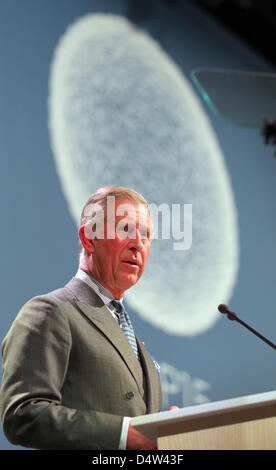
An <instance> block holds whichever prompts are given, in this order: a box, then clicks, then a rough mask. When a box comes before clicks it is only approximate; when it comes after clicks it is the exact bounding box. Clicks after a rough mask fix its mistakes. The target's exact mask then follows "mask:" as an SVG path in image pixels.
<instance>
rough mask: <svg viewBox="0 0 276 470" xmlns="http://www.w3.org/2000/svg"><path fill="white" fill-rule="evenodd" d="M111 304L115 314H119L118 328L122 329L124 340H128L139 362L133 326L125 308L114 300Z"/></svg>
mask: <svg viewBox="0 0 276 470" xmlns="http://www.w3.org/2000/svg"><path fill="white" fill-rule="evenodd" d="M111 304H112V305H113V307H114V308H115V311H116V313H117V314H119V324H120V327H121V328H122V330H123V332H124V334H125V335H126V338H127V339H128V341H129V343H130V346H131V347H132V349H133V351H134V353H135V355H136V357H137V359H138V360H140V358H139V352H138V348H137V343H136V339H135V334H134V330H133V326H132V324H131V321H130V318H129V316H128V314H127V312H126V310H125V307H124V306H123V304H122V303H121V302H119V300H116V299H114V300H112V302H111Z"/></svg>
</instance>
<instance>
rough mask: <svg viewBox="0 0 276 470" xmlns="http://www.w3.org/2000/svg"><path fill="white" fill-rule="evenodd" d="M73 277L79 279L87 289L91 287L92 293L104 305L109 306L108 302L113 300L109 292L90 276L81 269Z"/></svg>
mask: <svg viewBox="0 0 276 470" xmlns="http://www.w3.org/2000/svg"><path fill="white" fill-rule="evenodd" d="M75 277H77V278H78V279H81V280H82V281H83V282H85V283H86V284H87V285H88V286H89V287H91V289H93V291H94V292H96V293H97V294H98V296H99V297H100V298H101V300H102V301H103V303H104V304H105V305H109V304H110V302H111V301H112V300H113V299H114V297H113V295H112V294H111V292H109V290H108V289H106V288H105V287H104V286H103V285H102V284H101V283H100V282H99V281H97V279H95V278H94V277H93V276H91V274H87V273H86V272H85V271H83V270H82V269H78V271H77V273H76V275H75Z"/></svg>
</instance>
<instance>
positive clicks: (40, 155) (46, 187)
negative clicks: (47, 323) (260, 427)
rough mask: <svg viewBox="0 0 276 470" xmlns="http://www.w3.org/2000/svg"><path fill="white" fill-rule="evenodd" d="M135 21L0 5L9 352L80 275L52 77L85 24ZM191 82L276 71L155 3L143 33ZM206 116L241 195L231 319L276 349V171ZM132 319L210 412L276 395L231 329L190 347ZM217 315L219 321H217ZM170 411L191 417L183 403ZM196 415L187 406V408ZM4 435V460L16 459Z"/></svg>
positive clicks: (260, 147)
mask: <svg viewBox="0 0 276 470" xmlns="http://www.w3.org/2000/svg"><path fill="white" fill-rule="evenodd" d="M92 12H102V13H104V12H106V13H114V14H119V15H123V16H126V15H127V4H126V2H125V1H123V0H122V1H119V0H116V1H107V0H101V1H91V0H59V1H58V2H57V1H55V0H47V2H45V1H44V0H24V1H20V0H9V1H8V2H7V1H4V0H1V1H0V57H1V61H0V64H1V74H0V103H1V105H0V157H1V172H0V178H1V179H0V191H1V198H0V200H1V220H2V224H1V228H2V230H1V233H0V237H1V243H0V247H1V248H0V250H1V265H2V269H1V273H2V275H1V284H0V285H1V306H2V309H1V310H2V311H1V322H0V335H1V338H0V339H1V340H2V339H3V338H4V336H5V334H6V333H7V331H8V329H9V327H10V324H11V322H12V321H13V319H14V318H15V316H16V314H17V312H18V310H19V309H20V307H21V306H22V304H23V303H25V302H26V301H27V300H28V299H29V298H31V297H32V296H34V295H37V294H38V293H43V292H47V291H49V290H52V289H55V288H56V287H59V286H62V285H64V283H66V282H67V281H68V280H69V279H70V278H71V277H72V276H73V275H74V273H75V272H76V269H77V265H78V237H77V230H76V226H75V223H74V221H73V219H72V218H71V216H70V214H69V211H68V207H67V203H66V200H65V198H64V195H63V192H62V189H61V186H60V181H59V178H58V176H57V173H56V169H55V164H54V159H53V155H52V152H51V148H50V144H49V134H48V128H47V119H48V116H47V99H48V77H49V67H50V62H51V60H52V54H53V51H54V48H55V46H56V44H57V42H58V39H59V38H60V36H61V35H62V34H63V33H64V31H65V29H66V27H67V26H68V25H69V24H71V23H72V22H74V21H75V20H76V19H77V18H78V17H81V16H82V15H84V14H86V13H92ZM139 26H140V27H141V28H144V29H145V30H146V31H148V32H149V33H150V34H151V35H152V36H153V37H154V38H156V39H157V40H158V41H159V42H160V43H161V45H162V47H163V48H164V49H165V50H166V51H167V52H168V53H169V54H170V56H171V57H172V59H173V60H174V61H175V62H176V63H177V64H178V65H179V66H180V67H181V69H182V70H183V73H184V74H185V75H186V77H187V78H188V79H189V80H190V72H191V70H192V69H193V68H198V67H222V68H228V69H230V68H233V69H243V70H256V71H274V72H275V68H274V66H273V65H271V64H269V63H268V62H266V61H265V60H264V59H263V58H261V57H260V56H257V55H256V54H255V53H254V52H253V51H252V50H250V49H249V48H248V47H246V46H245V45H244V44H242V43H241V42H240V41H239V40H238V39H237V38H235V37H233V35H231V34H230V33H228V32H227V31H225V30H223V28H222V27H221V26H219V25H218V24H216V23H215V22H214V21H213V20H212V19H210V18H208V17H207V16H206V15H204V14H203V13H202V12H200V11H199V10H197V9H196V8H194V7H192V6H191V5H190V4H188V3H186V2H185V1H183V2H180V3H179V4H178V5H177V7H176V8H173V9H170V8H169V7H166V6H165V5H162V4H160V3H158V2H156V3H155V7H154V9H153V12H152V14H151V16H150V17H148V18H147V19H145V20H144V21H143V22H142V23H141V24H140V25H139ZM203 106H204V109H205V110H206V112H207V113H208V115H209V118H210V120H211V123H212V125H213V129H214V130H215V132H216V135H217V137H218V140H219V143H220V145H221V148H222V150H223V152H224V155H225V159H226V164H227V168H228V171H229V174H230V178H231V181H232V185H233V191H234V195H235V200H236V205H237V210H238V217H239V230H240V269H239V273H238V278H237V282H236V286H235V289H234V293H233V297H232V299H231V307H232V308H233V309H234V310H236V311H237V312H238V314H239V315H240V317H241V318H242V319H243V320H244V321H246V322H248V323H249V324H250V325H251V326H253V327H254V328H256V329H258V330H259V331H260V332H261V333H263V334H264V335H265V336H267V337H269V338H270V339H271V340H272V341H273V342H276V327H275V324H276V322H275V314H276V310H275V300H274V299H275V279H276V262H275V261H276V259H275V240H276V222H275V213H276V198H275V178H276V160H275V158H274V157H273V149H272V148H271V147H266V146H265V145H264V143H263V138H262V137H261V135H260V132H259V131H258V129H249V128H240V127H238V126H235V125H232V124H231V123H229V122H226V121H223V120H222V119H220V118H219V117H217V116H215V115H214V114H212V112H211V111H209V109H208V108H207V106H206V105H205V104H203ZM132 313H133V323H134V326H135V329H136V331H137V333H138V335H139V336H140V337H142V339H143V340H144V341H145V343H146V344H147V345H149V344H150V348H149V349H150V351H151V352H152V354H153V355H154V357H155V358H156V359H157V360H158V361H159V362H161V363H162V361H164V362H166V363H169V364H172V365H173V366H174V367H176V368H177V369H178V370H184V371H186V372H187V373H188V374H189V375H190V377H195V378H196V377H199V378H201V379H202V380H204V381H206V382H207V383H208V384H209V385H210V389H209V390H208V393H206V395H207V396H208V399H209V400H211V401H215V400H221V399H225V398H232V397H236V396H241V395H248V394H254V393H259V392H265V391H271V390H275V388H276V374H275V352H274V351H273V350H272V349H271V348H269V346H267V345H265V344H264V343H262V342H261V341H260V340H259V339H258V338H256V337H254V336H253V335H251V334H250V333H249V332H248V331H247V330H245V329H243V328H242V327H241V326H240V325H238V324H235V323H233V322H231V323H230V322H228V320H226V319H225V318H221V319H219V321H218V322H217V323H216V324H215V325H214V327H213V328H211V329H210V330H208V331H207V332H206V333H204V334H200V335H198V336H195V337H193V338H179V337H174V336H171V335H166V334H165V333H164V332H162V331H160V330H155V329H154V328H153V327H151V326H149V325H148V324H147V323H146V322H144V321H143V320H142V319H141V318H139V316H137V315H135V312H132ZM218 315H219V314H218ZM170 398H171V401H172V403H171V404H178V405H180V406H182V405H183V401H181V398H180V397H178V396H177V395H175V396H173V395H172V396H171V397H170ZM185 404H189V403H185ZM12 448H14V446H12V445H11V444H9V443H8V441H7V440H6V439H5V437H4V435H3V434H0V449H12Z"/></svg>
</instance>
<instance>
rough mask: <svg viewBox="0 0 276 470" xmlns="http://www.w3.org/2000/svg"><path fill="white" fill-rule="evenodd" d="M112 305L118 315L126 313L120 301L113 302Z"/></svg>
mask: <svg viewBox="0 0 276 470" xmlns="http://www.w3.org/2000/svg"><path fill="white" fill-rule="evenodd" d="M111 304H112V305H113V307H114V308H115V310H116V312H117V313H123V312H125V308H124V306H123V304H122V303H121V302H120V301H119V300H116V299H114V300H112V302H111Z"/></svg>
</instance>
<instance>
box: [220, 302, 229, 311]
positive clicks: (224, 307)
mask: <svg viewBox="0 0 276 470" xmlns="http://www.w3.org/2000/svg"><path fill="white" fill-rule="evenodd" d="M218 311H219V312H220V313H228V312H229V311H230V310H229V307H228V306H227V305H225V304H220V305H219V306H218Z"/></svg>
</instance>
